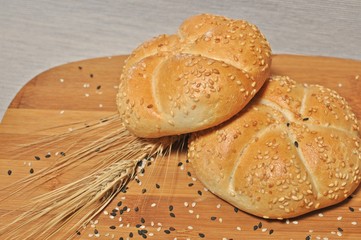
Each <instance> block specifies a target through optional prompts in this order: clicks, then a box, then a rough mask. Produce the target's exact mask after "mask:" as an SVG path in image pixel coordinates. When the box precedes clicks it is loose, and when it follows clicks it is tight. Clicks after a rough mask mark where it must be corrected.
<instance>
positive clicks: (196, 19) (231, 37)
mask: <svg viewBox="0 0 361 240" xmlns="http://www.w3.org/2000/svg"><path fill="white" fill-rule="evenodd" d="M270 65H271V50H270V47H269V44H268V42H267V40H266V39H265V38H264V36H263V35H262V34H261V33H260V32H259V30H258V29H257V28H256V27H255V26H254V25H251V24H249V23H247V22H246V21H242V20H232V19H228V18H225V17H221V16H215V15H209V14H202V15H197V16H193V17H191V18H189V19H187V20H186V21H185V22H184V23H183V24H182V25H181V26H180V28H179V31H178V33H177V34H175V35H161V36H159V37H157V38H154V39H152V40H150V41H148V42H145V43H144V44H142V45H141V46H139V47H138V48H137V49H135V50H134V51H133V53H132V54H131V55H130V57H129V58H128V59H127V61H126V63H125V66H124V69H123V74H122V76H121V83H120V86H119V92H118V95H117V105H118V110H119V113H120V116H121V118H122V119H123V122H124V123H125V125H126V127H127V128H128V130H129V131H130V132H132V133H133V134H135V135H137V136H139V137H151V138H154V137H161V136H167V135H177V134H184V133H188V132H193V131H198V130H202V129H206V128H209V127H212V126H215V125H217V124H219V123H221V122H223V121H225V120H228V119H229V118H231V117H232V116H234V115H235V114H236V113H238V112H239V111H240V110H241V109H242V108H243V107H244V106H245V105H246V104H247V103H248V102H249V100H250V99H251V98H252V97H253V96H254V95H255V93H256V92H257V91H258V90H259V89H260V88H261V86H262V85H263V83H264V82H265V80H266V79H267V78H268V77H269V74H270Z"/></svg>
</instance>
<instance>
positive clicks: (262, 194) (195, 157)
mask: <svg viewBox="0 0 361 240" xmlns="http://www.w3.org/2000/svg"><path fill="white" fill-rule="evenodd" d="M360 142H361V140H360V132H359V125H358V122H357V119H356V117H355V114H354V113H353V112H352V111H351V109H350V107H349V106H348V104H347V102H346V101H345V99H344V98H342V97H341V96H340V95H338V94H337V93H336V92H335V91H333V90H330V89H328V88H325V87H323V86H319V85H306V84H300V83H296V82H295V81H294V80H292V79H290V78H288V77H281V76H274V77H272V78H271V79H270V80H269V81H267V82H266V83H265V86H264V87H263V88H262V90H261V91H260V92H259V93H258V94H257V96H256V97H255V98H254V99H252V101H251V102H250V103H249V104H248V105H247V106H246V107H245V108H244V109H243V110H242V111H241V112H240V113H239V114H237V115H236V116H235V117H233V118H232V119H230V120H229V121H227V122H225V123H223V124H221V125H219V126H217V127H214V128H211V129H209V130H204V131H200V132H197V133H193V134H192V135H191V137H190V139H189V146H188V148H189V152H188V157H189V160H190V161H191V163H192V165H193V167H194V170H195V173H196V175H197V177H198V178H199V179H200V180H201V181H202V182H203V184H204V185H205V186H206V187H207V188H208V189H209V190H210V191H212V192H213V193H214V194H216V195H218V196H219V197H221V198H223V199H224V200H226V201H228V202H229V203H231V204H233V205H234V206H236V207H238V208H239V209H241V210H243V211H245V212H248V213H250V214H254V215H257V216H260V217H264V218H272V219H277V218H278V219H283V218H290V217H296V216H299V215H302V214H305V213H308V212H311V211H314V210H316V209H320V208H324V207H327V206H330V205H334V204H336V203H339V202H341V201H342V200H344V199H346V198H347V197H348V196H349V195H350V194H351V193H352V192H353V191H354V190H355V189H356V188H357V186H358V185H359V183H360V180H361V175H360V164H361V148H360Z"/></svg>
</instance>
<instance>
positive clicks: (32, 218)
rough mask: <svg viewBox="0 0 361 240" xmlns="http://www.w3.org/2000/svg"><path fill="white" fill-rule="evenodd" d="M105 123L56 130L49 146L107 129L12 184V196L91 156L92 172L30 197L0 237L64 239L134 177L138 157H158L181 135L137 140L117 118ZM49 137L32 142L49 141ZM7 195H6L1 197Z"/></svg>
mask: <svg viewBox="0 0 361 240" xmlns="http://www.w3.org/2000/svg"><path fill="white" fill-rule="evenodd" d="M106 122H107V123H106V125H102V124H94V125H92V126H91V127H85V128H80V129H78V130H77V132H76V133H66V134H60V135H59V136H58V137H56V136H55V137H54V138H52V140H53V141H52V142H51V144H53V143H57V144H61V143H66V142H69V141H74V140H75V139H82V140H85V141H88V140H89V138H90V137H91V136H93V135H94V134H95V133H98V132H103V131H105V129H106V133H103V137H101V138H99V139H96V140H94V141H91V142H90V143H88V144H86V145H85V146H84V147H82V148H80V149H79V150H76V151H74V152H73V153H71V154H69V155H66V156H64V157H61V158H60V159H59V160H58V161H56V162H55V163H54V164H53V165H52V166H50V167H48V168H45V169H43V170H41V171H39V172H38V173H37V174H34V176H30V177H27V178H25V179H22V180H20V181H19V182H17V183H15V184H13V185H11V187H12V189H13V194H12V195H15V194H16V193H21V194H23V192H24V191H30V189H32V188H34V187H35V186H38V185H41V184H43V183H45V182H46V181H49V180H50V179H52V178H55V177H58V176H59V175H62V174H64V173H66V172H67V171H72V170H73V169H75V168H76V167H78V166H82V165H83V164H85V163H87V164H89V162H90V160H93V162H91V163H92V167H91V169H92V171H91V172H90V173H88V174H89V175H88V176H85V177H80V179H78V180H75V181H74V182H72V183H69V184H67V185H64V186H62V187H60V188H58V189H55V190H53V191H50V192H48V193H45V194H43V195H41V196H39V197H36V198H33V199H31V202H30V203H29V204H27V205H26V206H24V208H23V209H26V210H25V212H24V213H23V214H21V215H20V216H18V217H16V218H15V219H14V220H13V221H12V222H10V223H9V224H7V225H6V226H4V227H2V228H1V229H0V236H4V238H1V239H19V238H21V239H51V237H53V236H54V235H56V234H57V233H59V232H61V233H62V236H64V237H65V236H66V238H68V237H71V236H73V235H74V234H75V232H76V230H80V229H81V228H82V227H84V226H86V225H87V224H88V223H89V222H90V221H91V220H92V219H93V218H94V217H95V216H96V215H97V214H98V213H99V212H101V211H102V210H103V209H104V208H105V207H106V206H107V205H108V204H109V202H110V201H111V200H112V199H113V198H114V197H115V196H116V194H117V193H118V192H119V191H120V190H121V189H122V188H123V187H124V186H125V185H126V184H127V183H128V182H129V181H130V180H131V179H132V178H133V177H134V174H135V173H136V170H137V166H138V162H139V161H141V160H143V159H144V158H149V157H155V158H158V157H159V156H162V153H163V152H165V151H170V150H171V149H172V145H173V143H175V142H177V141H179V140H182V141H184V137H183V136H178V137H177V136H175V137H165V138H160V139H142V138H137V137H135V136H133V135H132V134H130V133H129V132H128V131H127V130H126V129H125V128H124V126H123V125H122V124H121V122H120V120H119V119H118V118H112V119H111V120H109V121H106ZM95 135H96V134H95ZM48 141H49V140H46V141H40V142H38V143H36V144H40V145H41V144H43V143H45V145H48V144H49V143H48ZM36 144H35V145H33V144H31V145H32V146H36ZM8 197H11V196H7V197H6V198H8ZM9 214H10V213H9ZM50 217H51V220H50V221H49V218H50ZM77 219H79V220H77ZM74 221H76V222H75V223H74Z"/></svg>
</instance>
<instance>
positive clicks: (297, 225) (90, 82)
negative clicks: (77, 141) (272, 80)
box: [0, 55, 361, 239]
mask: <svg viewBox="0 0 361 240" xmlns="http://www.w3.org/2000/svg"><path fill="white" fill-rule="evenodd" d="M124 59H125V56H114V57H105V58H97V59H90V60H84V61H80V62H74V63H68V64H65V65H62V66H58V67H55V68H52V69H50V70H48V71H46V72H44V73H41V74H39V75H38V76H36V77H35V78H33V79H32V80H31V81H29V82H28V84H26V85H25V86H24V87H23V88H22V89H21V91H20V92H19V93H18V94H17V96H16V97H15V99H14V100H13V101H12V103H11V104H10V106H9V109H8V110H7V112H6V114H5V116H4V118H3V120H2V123H1V125H0V188H3V187H6V186H8V185H9V184H11V183H13V182H15V181H16V180H19V179H21V178H23V177H25V176H28V175H30V174H34V173H36V172H37V171H39V170H40V169H42V168H44V167H46V166H49V165H50V164H51V163H52V162H53V161H54V160H55V159H56V158H57V153H58V152H59V151H62V150H63V148H62V146H57V147H56V148H47V147H43V148H35V149H30V150H26V151H25V150H23V148H21V146H20V144H23V143H31V142H32V141H35V140H34V139H38V138H39V137H41V136H48V135H54V134H57V133H61V132H62V131H66V130H67V129H68V128H69V126H73V125H71V124H73V123H80V124H82V123H85V122H89V121H93V120H98V119H101V118H103V117H107V116H110V115H113V114H115V113H116V106H115V94H116V92H117V85H118V81H119V76H120V73H121V70H122V65H123V61H124ZM272 72H273V74H279V75H288V76H290V77H291V78H293V79H295V80H297V81H299V82H306V83H317V84H322V85H325V86H327V87H329V88H332V89H334V90H336V91H338V92H339V93H340V94H341V95H342V96H344V97H345V98H346V100H347V101H348V102H349V103H350V105H351V107H352V108H353V110H354V111H355V112H356V115H357V117H358V119H361V98H360V91H361V77H360V75H361V62H360V61H354V60H346V59H336V58H325V57H308V56H295V55H275V56H274V58H273V66H272ZM101 136H102V132H101V131H100V132H98V133H97V134H96V135H95V136H94V137H95V138H97V137H101ZM57 151H58V152H57ZM39 159H40V160H39ZM81 174H86V172H84V171H79V170H73V171H69V173H68V174H67V175H66V177H61V176H59V177H58V178H56V179H54V180H52V181H50V182H49V183H46V184H44V185H43V186H40V187H38V188H36V189H35V190H34V194H33V195H37V194H41V193H44V192H48V191H50V190H51V189H54V188H56V187H58V186H61V185H64V184H65V183H67V182H71V181H72V179H74V178H75V177H78V176H79V175H81ZM11 192H12V189H11V188H7V189H5V190H2V191H1V192H0V194H1V195H0V196H1V197H4V196H8V195H9V194H10V193H11ZM1 197H0V198H1ZM28 197H29V196H22V195H21V194H19V196H18V197H17V198H15V199H14V198H13V199H12V200H11V201H9V200H4V201H1V202H0V215H2V214H5V213H9V212H10V214H8V215H5V216H1V217H0V226H3V225H4V224H6V223H7V222H8V219H10V218H11V217H12V216H13V215H14V214H13V213H20V212H21V211H23V210H22V209H21V207H22V206H23V205H24V203H25V202H27V201H28V199H29V198H28ZM13 210H15V212H11V211H13ZM360 225H361V194H360V187H359V188H358V190H356V192H355V193H354V194H353V195H352V197H350V198H349V199H347V200H346V201H344V202H343V203H341V204H338V205H337V206H333V207H330V208H327V209H321V210H319V211H316V212H313V213H310V214H307V215H305V216H302V217H298V218H295V219H286V220H282V221H272V220H264V219H261V218H257V217H254V216H250V215H248V214H246V213H244V212H241V211H237V209H234V208H233V207H232V206H230V205H229V204H227V203H226V202H224V201H222V200H221V199H219V198H217V197H215V196H214V195H212V194H211V193H210V192H208V191H207V190H206V189H204V187H203V186H202V184H201V183H200V182H199V181H198V180H197V179H196V178H195V176H194V174H193V170H192V167H191V165H190V164H189V163H188V162H187V158H186V154H185V153H184V152H182V153H181V154H180V156H179V157H178V158H176V157H175V156H172V157H171V158H170V159H165V160H164V161H155V162H152V164H151V165H150V166H147V167H146V168H145V172H144V174H140V175H139V176H138V177H137V179H136V180H134V181H132V182H130V183H129V184H128V188H127V190H126V191H124V192H121V193H119V194H118V195H117V197H116V198H115V199H114V201H112V202H111V203H110V204H109V205H108V207H107V208H106V209H105V211H104V212H103V213H101V214H100V215H99V216H98V217H97V218H95V219H94V222H93V223H92V224H90V225H89V226H87V227H86V228H85V229H84V231H82V232H81V234H80V235H78V236H76V239H122V238H121V237H123V239H127V238H132V239H143V237H144V235H146V237H147V238H149V239H202V238H205V239H361V227H360ZM139 230H143V236H141V235H140V234H139ZM144 230H146V231H144Z"/></svg>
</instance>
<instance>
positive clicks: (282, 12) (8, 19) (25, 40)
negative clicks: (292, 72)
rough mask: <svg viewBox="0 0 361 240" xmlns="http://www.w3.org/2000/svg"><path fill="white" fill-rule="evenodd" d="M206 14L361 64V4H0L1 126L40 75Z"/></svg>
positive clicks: (290, 47)
mask: <svg viewBox="0 0 361 240" xmlns="http://www.w3.org/2000/svg"><path fill="white" fill-rule="evenodd" d="M283 2H286V3H283ZM307 2H310V3H307ZM198 13H214V14H221V15H225V16H228V17H231V18H238V19H245V20H248V21H250V22H252V23H254V24H256V25H257V26H258V27H259V28H260V29H261V31H262V32H263V33H264V35H265V36H266V37H267V39H268V40H269V42H270V43H271V46H272V49H273V52H274V53H291V54H304V55H321V56H333V57H340V58H352V59H358V60H361V1H360V0H350V1H339V0H331V1H326V0H320V1H301V0H300V1H276V0H268V1H237V0H223V1H222V0H212V1H190V0H186V1H181V0H159V1H151V0H132V1H130V0H129V1H125V0H117V1H110V0H103V1H96V0H88V1H85V0H76V1H74V0H61V1H51V0H31V1H29V0H0V119H2V117H3V114H4V112H5V111H6V109H7V107H8V105H9V103H10V102H11V100H12V99H13V98H14V96H15V95H16V93H17V92H18V91H19V90H20V89H21V87H22V86H23V85H24V84H25V83H26V82H28V81H29V80H30V79H32V78H33V77H34V76H36V75H37V74H39V73H41V72H43V71H45V70H47V69H49V68H51V67H55V66H57V65H61V64H64V63H67V62H73V61H77V60H82V59H87V58H94V57H102V56H111V55H119V54H128V53H130V52H131V50H132V49H133V48H135V47H136V46H137V45H139V44H140V43H141V42H143V41H145V40H147V39H150V38H152V37H153V36H157V35H159V34H162V33H173V32H175V31H176V29H177V27H178V26H179V24H180V23H181V22H182V21H183V20H184V19H185V18H187V17H188V16H191V15H194V14H198Z"/></svg>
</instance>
